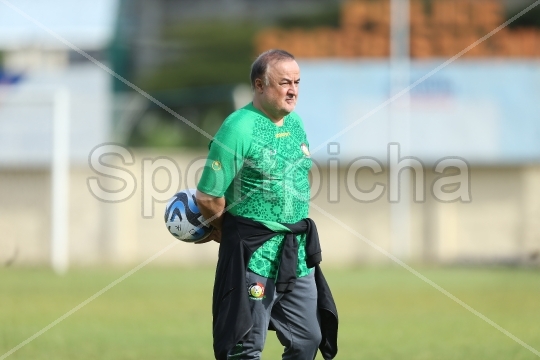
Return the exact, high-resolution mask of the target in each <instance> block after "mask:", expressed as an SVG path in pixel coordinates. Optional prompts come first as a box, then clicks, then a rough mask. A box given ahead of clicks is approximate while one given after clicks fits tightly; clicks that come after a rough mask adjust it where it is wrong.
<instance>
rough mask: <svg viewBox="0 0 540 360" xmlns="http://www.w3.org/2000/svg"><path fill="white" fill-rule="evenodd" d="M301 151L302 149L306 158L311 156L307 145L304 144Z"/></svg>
mask: <svg viewBox="0 0 540 360" xmlns="http://www.w3.org/2000/svg"><path fill="white" fill-rule="evenodd" d="M300 149H302V152H303V153H304V155H305V156H307V157H309V156H310V155H311V154H310V153H309V149H308V147H307V145H306V144H305V143H302V145H300Z"/></svg>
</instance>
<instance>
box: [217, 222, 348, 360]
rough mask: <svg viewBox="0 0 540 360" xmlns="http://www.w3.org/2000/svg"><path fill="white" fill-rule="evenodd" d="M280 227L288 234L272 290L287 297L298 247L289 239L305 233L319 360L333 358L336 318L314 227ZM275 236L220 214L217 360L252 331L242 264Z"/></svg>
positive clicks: (257, 225) (261, 227)
mask: <svg viewBox="0 0 540 360" xmlns="http://www.w3.org/2000/svg"><path fill="white" fill-rule="evenodd" d="M283 225H285V226H286V227H288V228H289V229H290V230H291V233H285V235H286V236H285V240H284V241H285V244H284V245H283V250H282V256H281V263H280V268H279V272H278V279H277V281H276V291H278V292H289V291H291V290H292V289H293V288H294V284H295V282H296V265H297V259H298V255H297V254H298V243H297V241H296V238H295V236H294V235H295V234H303V233H306V234H307V236H306V254H307V265H308V267H310V268H311V267H315V282H316V285H317V294H318V295H317V297H318V299H317V306H318V308H319V316H320V325H321V333H322V340H321V343H320V345H319V349H320V351H321V354H322V356H323V357H324V359H333V358H334V357H335V356H336V353H337V331H338V315H337V309H336V305H335V303H334V299H333V297H332V293H331V292H330V288H329V286H328V283H327V282H326V280H325V278H324V276H323V274H322V271H321V269H320V267H319V262H320V261H321V255H320V253H321V250H320V244H319V236H318V234H317V228H316V227H315V223H314V222H313V220H311V219H309V218H308V219H304V220H301V221H299V222H297V223H295V224H283ZM275 235H276V233H275V232H274V231H272V230H270V229H268V228H267V227H265V226H264V225H262V224H260V223H258V222H256V221H253V220H251V219H248V218H244V217H241V216H234V215H231V214H230V213H227V212H226V213H225V215H224V218H223V228H222V238H221V244H220V247H219V259H218V263H217V268H216V279H215V283H214V294H213V302H212V315H213V335H214V355H215V357H216V359H217V360H225V359H226V358H227V352H228V351H229V350H230V349H232V348H233V347H234V346H235V345H236V344H237V343H238V342H239V341H240V340H241V339H242V338H243V337H244V336H245V335H246V334H247V333H248V332H249V331H250V330H251V327H252V326H253V323H252V319H251V312H250V308H249V303H248V301H249V298H248V292H247V290H246V280H245V277H246V269H247V264H248V262H249V259H250V258H251V255H252V254H253V252H255V250H257V249H258V248H259V247H260V246H261V245H262V244H263V243H264V242H265V241H267V240H268V239H270V238H272V237H273V236H275ZM270 330H274V329H270Z"/></svg>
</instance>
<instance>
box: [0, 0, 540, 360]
mask: <svg viewBox="0 0 540 360" xmlns="http://www.w3.org/2000/svg"><path fill="white" fill-rule="evenodd" d="M533 3H534V2H533V1H530V0H410V1H405V0H386V1H385V0H344V1H339V0H325V1H323V0H310V1H308V0H298V1H294V2H291V1H282V0H277V1H273V2H262V1H253V0H204V1H198V2H196V1H187V0H153V1H144V0H93V1H87V0H78V1H77V2H69V1H65V0H43V1H40V2H37V1H32V0H17V1H12V2H8V1H7V0H5V1H4V0H2V1H0V8H1V9H2V10H1V11H0V359H3V358H4V357H2V356H3V355H2V354H3V353H5V352H7V351H9V350H10V349H12V348H14V347H15V346H17V345H18V344H19V343H21V342H22V341H24V340H25V339H26V338H28V337H30V336H32V335H33V334H34V333H35V332H37V331H39V330H40V329H42V328H43V327H45V326H46V325H48V324H49V323H50V322H52V321H54V320H55V319H56V318H57V317H58V316H61V315H62V314H64V313H65V312H67V311H69V310H70V309H72V308H73V307H74V306H76V305H77V304H79V303H80V302H82V301H84V300H85V299H87V298H88V297H89V296H91V295H92V294H94V293H95V292H96V291H99V290H100V289H102V288H103V287H105V286H107V285H108V284H109V283H110V282H111V281H114V280H115V279H117V278H118V277H120V276H121V275H122V274H123V272H122V271H121V270H122V269H130V268H131V267H133V266H136V265H138V264H140V263H141V262H143V261H145V260H147V259H149V258H150V257H151V256H153V255H154V254H156V253H158V252H159V251H160V250H162V249H164V248H166V247H167V246H169V245H171V243H174V241H175V240H174V239H173V238H172V237H171V236H170V235H169V234H168V233H167V231H166V229H165V227H164V225H163V220H162V212H163V207H164V203H163V201H155V204H154V207H153V210H151V214H150V215H149V214H148V213H143V212H144V209H143V205H142V204H143V200H144V199H146V198H147V197H148V196H151V195H152V194H155V195H159V196H160V197H162V198H166V197H168V196H172V195H173V194H174V193H175V192H176V191H177V190H178V189H177V188H174V187H171V184H172V182H170V177H169V173H168V172H167V171H165V170H164V169H155V171H154V172H152V173H150V174H148V173H147V174H146V176H147V179H148V178H149V179H151V180H152V181H153V182H154V183H155V186H156V188H157V192H155V193H152V192H150V193H149V192H148V191H146V193H145V192H144V191H143V189H146V188H145V184H146V186H148V182H146V183H144V181H143V178H144V177H145V176H144V171H145V170H146V171H147V172H148V168H144V166H143V160H144V159H147V160H150V161H151V162H153V161H156V160H157V159H158V158H160V157H167V158H170V159H172V160H174V162H175V163H176V165H175V166H177V168H178V172H179V174H180V179H181V182H180V184H179V188H187V187H194V186H195V183H196V177H197V175H198V172H197V169H198V167H200V166H201V165H200V164H201V161H200V160H201V159H203V158H204V157H205V154H206V149H207V145H208V139H207V138H205V137H204V136H203V135H201V134H200V133H198V132H196V131H194V130H193V129H192V128H190V127H189V126H188V125H186V124H185V123H184V122H182V121H181V120H180V119H178V118H177V117H175V116H173V115H172V114H171V113H170V112H168V111H166V110H165V109H164V108H163V106H160V105H159V104H162V105H164V106H166V107H167V108H169V109H171V110H173V111H174V112H176V113H177V114H179V115H181V116H183V117H184V118H186V119H187V120H189V121H190V122H192V123H193V124H195V125H196V126H198V127H200V128H201V129H203V130H204V131H206V132H208V133H209V134H211V135H213V134H214V133H215V132H216V131H217V129H218V128H219V126H220V124H221V122H222V121H223V119H224V118H225V117H226V116H227V115H228V114H229V113H230V112H232V111H233V110H234V109H235V108H238V107H240V106H243V105H245V104H246V103H247V102H248V101H249V95H250V90H249V66H250V64H251V62H252V61H253V59H254V58H255V56H256V55H257V54H258V53H260V52H262V51H264V50H266V49H270V48H284V49H286V50H289V51H291V52H292V53H293V54H295V55H296V56H297V58H298V62H299V63H300V66H301V70H302V86H301V93H300V99H299V103H298V107H297V111H298V113H299V114H300V115H301V116H302V117H303V119H304V122H305V125H306V131H307V132H308V136H309V139H310V145H311V148H312V149H317V151H313V158H314V160H315V161H316V163H317V164H318V169H319V173H320V176H321V177H320V181H319V182H317V186H316V187H317V189H316V190H317V191H315V193H316V196H315V197H314V200H313V203H314V204H315V207H314V208H313V209H312V210H311V213H310V216H311V217H313V218H314V219H315V221H316V222H317V224H318V228H319V232H320V235H321V241H322V245H323V250H324V267H325V269H328V273H329V277H330V279H331V281H333V282H334V283H335V284H336V285H335V290H334V291H335V292H336V297H337V299H338V305H342V307H340V309H341V318H342V324H343V327H342V334H343V335H342V343H341V348H342V352H341V354H342V357H341V358H343V359H363V358H381V359H383V358H384V359H389V358H396V359H398V358H399V359H402V358H414V359H434V358H437V359H454V358H455V359H458V358H459V359H463V358H478V359H480V358H486V359H488V358H490V359H493V358H500V359H506V358H516V359H518V358H519V359H528V358H533V357H535V354H534V352H531V351H529V350H527V349H525V348H524V347H522V346H520V345H519V344H517V343H516V342H514V341H512V340H510V339H509V338H508V337H505V336H504V335H503V334H501V333H500V332H498V331H497V330H496V329H494V328H492V327H490V326H489V325H487V324H485V323H483V322H482V321H481V320H480V319H478V318H476V317H474V315H473V314H471V313H469V312H467V311H466V310H464V309H463V308H461V307H459V305H457V304H455V303H453V302H452V301H451V300H449V299H448V298H446V297H444V295H442V294H440V293H438V292H437V291H436V290H434V289H432V288H430V286H429V285H427V284H425V283H423V282H422V281H421V280H419V279H416V278H415V277H414V276H413V275H411V274H409V273H408V272H406V270H403V269H396V267H395V266H393V265H394V262H393V261H392V260H390V259H389V258H388V257H387V256H386V255H385V254H384V253H383V252H381V251H379V250H377V249H376V248H374V247H373V246H371V245H370V244H369V243H367V242H366V241H363V240H362V239H361V238H359V237H358V236H357V235H355V234H354V232H356V233H358V234H361V235H362V236H365V238H367V239H368V240H369V241H370V242H372V243H373V244H375V245H376V246H378V247H380V248H381V249H383V250H384V251H387V252H388V253H391V254H393V255H394V256H396V257H398V258H399V259H402V260H403V261H405V262H407V263H411V264H414V265H415V266H418V267H419V268H420V269H423V270H424V271H425V272H426V273H427V274H428V275H427V276H428V277H429V278H432V279H433V280H434V281H435V282H436V283H438V284H440V285H441V286H443V287H444V288H447V289H448V290H449V291H450V292H455V295H456V296H458V297H459V298H462V300H463V301H465V302H466V303H469V302H470V305H471V306H473V308H477V309H478V310H479V311H481V312H485V315H486V316H488V317H490V318H493V320H494V321H495V322H497V323H500V325H501V326H503V327H504V328H507V329H508V331H510V332H511V333H514V334H515V335H516V336H518V337H519V338H522V339H523V341H525V342H526V343H529V344H530V345H531V346H533V347H536V348H537V349H538V348H540V343H539V341H538V339H539V337H538V333H539V331H540V327H539V325H538V324H539V323H540V322H539V321H538V320H540V306H539V305H538V304H539V301H538V300H539V298H538V296H539V295H540V294H539V289H540V287H539V285H540V284H539V280H538V274H537V267H538V265H539V264H540V221H539V219H540V102H539V101H538V100H539V99H540V6H537V7H534V8H532V9H531V10H530V11H529V12H527V13H525V14H523V15H521V16H519V17H518V18H516V19H515V20H514V21H513V22H512V23H511V24H510V25H508V26H506V27H504V28H503V29H501V30H500V31H499V32H497V33H496V34H494V35H493V36H491V37H489V38H488V39H486V40H485V41H484V42H482V43H480V44H478V45H477V46H475V47H473V48H471V49H470V51H468V52H466V53H464V54H463V56H461V57H459V59H456V60H455V61H454V62H452V63H450V64H448V65H447V66H445V67H444V68H441V69H440V71H437V72H436V73H433V74H432V76H430V77H429V78H426V79H425V80H423V81H422V82H419V83H418V80H419V79H422V78H423V77H424V76H425V75H426V74H429V73H430V72H431V71H432V70H434V69H436V68H437V67H439V66H440V65H441V64H443V63H444V62H445V61H447V60H448V59H450V58H452V57H453V56H454V55H456V54H458V53H460V52H461V51H462V50H464V49H465V48H467V47H468V46H469V45H471V44H473V43H474V42H475V41H477V40H478V39H480V38H482V37H484V36H485V35H486V34H488V33H489V32H491V31H493V30H494V29H496V28H497V27H498V26H500V25H501V24H503V23H504V22H505V21H507V20H509V19H512V18H513V17H514V16H515V15H516V14H519V13H520V12H521V11H522V10H524V9H526V8H527V7H528V6H530V5H532V4H533ZM67 42H69V43H70V44H72V45H73V46H74V47H75V48H71V47H70V46H69V45H68V44H67ZM76 49H80V50H82V51H84V52H85V53H86V54H88V55H90V56H91V57H92V58H93V59H95V60H97V61H98V62H100V63H102V64H105V66H107V67H109V68H110V69H111V70H112V71H114V73H115V74H118V75H119V77H114V76H111V74H109V73H108V72H107V71H105V70H104V69H103V68H101V67H100V66H98V64H96V63H94V62H93V61H91V60H90V59H88V58H87V57H85V56H84V55H83V54H81V53H80V52H78V51H77V50H76ZM120 77H121V78H120ZM122 79H125V80H127V81H128V82H129V83H131V84H132V85H134V86H136V87H138V88H140V89H142V90H143V91H144V92H146V93H147V94H148V95H149V96H151V97H152V98H154V99H156V100H157V101H158V102H159V103H156V102H153V101H151V100H149V98H148V96H145V94H141V93H140V92H137V91H134V88H133V87H132V86H129V85H128V84H127V83H126V82H125V81H122ZM410 85H414V87H413V88H412V89H411V90H410V91H409V92H407V93H406V94H404V95H403V96H401V97H399V99H396V101H394V102H393V103H392V104H390V105H389V106H386V107H383V108H381V109H379V110H378V111H377V112H374V113H372V110H373V109H377V107H378V106H380V105H381V104H383V103H384V102H385V101H387V100H388V99H389V98H391V97H392V96H395V95H397V94H399V92H400V91H402V90H403V89H405V88H407V87H408V86H410ZM359 120H361V121H360V122H359V123H358V125H356V126H355V127H352V128H350V129H349V130H348V131H347V132H346V133H345V134H343V135H342V136H340V137H338V138H335V139H331V136H332V135H334V134H336V133H338V132H340V131H341V130H342V129H344V128H346V127H347V126H350V125H351V124H354V123H355V122H358V121H359ZM111 142H114V143H116V144H120V145H123V146H125V147H127V148H129V149H130V151H131V152H132V154H133V157H134V161H133V162H132V163H129V162H125V161H124V162H123V161H122V159H121V158H119V157H118V156H116V157H115V156H109V157H108V158H107V161H108V162H109V163H110V164H115V166H119V167H122V168H123V169H125V170H128V171H129V172H131V174H133V176H134V177H135V179H136V185H137V186H136V189H135V192H134V194H133V195H132V196H131V197H129V199H126V200H125V201H121V202H117V203H110V202H109V203H108V202H103V201H100V200H99V199H97V198H96V197H94V196H93V195H92V194H91V191H90V190H89V186H88V179H89V178H91V177H97V178H98V179H99V181H100V184H101V185H102V186H103V187H105V188H107V189H110V190H111V191H112V190H119V189H121V188H122V186H123V183H122V182H121V181H120V180H118V178H116V179H115V178H111V177H105V176H103V175H100V174H97V173H96V172H95V171H93V170H92V169H91V168H90V166H89V155H90V153H91V152H92V150H93V149H95V148H96V147H98V146H99V145H101V144H104V143H111ZM329 142H330V143H331V144H329ZM391 142H399V143H400V144H401V157H406V156H414V157H416V158H417V159H419V160H421V161H422V164H423V166H424V169H425V188H426V190H425V192H426V199H425V201H423V202H415V201H413V196H412V194H413V192H412V191H411V190H409V188H412V186H413V184H415V182H414V179H415V173H414V172H412V171H410V170H405V171H403V172H402V174H401V179H402V183H401V185H402V188H403V189H402V190H403V192H402V199H401V201H400V202H399V203H397V204H396V203H391V202H389V200H388V197H387V195H388V190H387V191H386V192H385V194H384V196H382V197H381V198H379V199H377V200H376V201H373V202H369V203H368V202H359V201H356V200H355V199H353V198H352V196H351V195H350V192H349V191H348V190H347V187H346V186H345V180H346V179H347V178H348V177H350V173H349V169H350V165H351V163H352V162H353V161H354V160H355V159H357V158H359V157H371V158H373V159H376V160H377V161H379V162H380V163H381V164H382V165H383V171H382V172H380V173H378V174H373V173H372V172H369V171H367V170H366V169H364V170H362V171H358V172H356V173H353V174H352V179H353V183H354V185H355V187H358V188H360V189H364V190H366V189H370V188H372V187H373V186H374V185H375V184H376V183H380V184H384V185H386V186H387V185H388V176H389V170H388V168H387V155H388V154H387V146H388V144H389V143H391ZM335 143H338V144H339V147H336V144H335ZM328 145H332V146H333V147H329V146H328ZM336 149H337V150H336ZM447 157H454V158H457V157H459V158H462V159H464V160H465V161H467V163H468V165H469V179H470V194H471V201H469V202H464V201H459V200H458V201H452V202H441V201H439V200H437V199H436V198H435V197H434V196H433V194H432V191H431V189H432V186H433V184H434V182H435V181H436V178H437V177H438V176H440V175H441V174H437V173H436V172H435V171H434V166H435V165H436V164H437V162H438V161H440V160H441V159H443V158H447ZM197 160H198V161H197ZM334 170H335V171H334ZM445 174H446V175H449V174H450V175H452V174H455V172H454V173H452V170H450V171H449V172H445ZM119 176H120V175H119ZM148 176H149V177H148ZM314 177H315V175H314ZM152 181H151V182H152ZM314 186H315V184H314ZM387 189H388V186H387ZM146 190H148V189H146ZM447 190H448V191H452V190H455V187H454V188H452V186H450V187H448V188H447ZM158 192H159V193H160V194H158ZM149 194H150V195H149ZM145 196H146V197H145ZM320 209H322V210H323V211H320ZM328 214H330V215H331V216H333V217H336V218H338V219H339V220H340V221H342V222H343V223H344V224H345V225H346V226H345V227H344V226H342V225H340V224H337V223H336V222H335V221H334V220H332V218H331V217H329V216H328ZM143 215H144V216H143ZM174 244H175V245H174V246H173V247H172V248H170V249H168V250H167V251H166V252H164V253H163V254H161V255H160V256H158V257H156V258H155V259H153V261H152V262H151V265H150V267H151V269H149V270H141V272H140V273H137V274H136V275H134V276H133V277H132V278H130V279H129V280H126V282H125V283H122V284H121V285H118V286H117V287H116V288H115V289H112V290H111V291H110V292H109V293H107V294H106V295H103V297H102V298H100V300H96V301H95V302H94V303H92V304H91V305H89V306H88V307H87V308H86V309H84V310H83V309H82V310H81V313H80V315H74V316H73V319H71V320H69V321H68V320H66V322H65V323H62V324H61V325H58V327H55V328H54V330H51V332H50V333H48V334H46V335H43V339H41V340H36V341H35V342H33V343H32V344H30V345H28V346H27V347H25V348H23V349H21V350H20V351H18V352H15V353H13V355H10V356H11V357H12V358H19V359H25V358H32V359H41V358H43V359H45V358H57V359H64V358H66V359H76V358H77V359H79V358H80V359H88V358H95V357H101V358H109V357H110V358H111V359H112V358H114V359H139V358H141V359H142V358H160V359H164V358H182V359H206V358H211V349H210V347H211V338H210V321H211V318H210V314H209V312H210V302H209V301H210V296H211V286H212V274H211V269H212V265H213V264H214V263H215V261H216V257H217V245H216V244H207V245H204V246H193V245H189V244H183V243H179V242H176V243H174ZM50 269H54V270H56V272H57V273H61V274H64V276H62V277H57V276H56V275H54V273H53V272H52V271H51V270H50ZM66 272H67V273H66ZM421 272H422V271H421ZM185 289H189V290H185ZM30 298H31V299H32V300H31V301H30V300H29V299H30ZM175 304H178V308H176V307H175ZM193 304H196V306H195V305H193ZM171 311H172V312H173V313H174V315H173V316H171ZM157 319H160V320H157ZM170 319H172V321H174V324H173V323H171V321H169V320H170ZM186 323H187V324H189V325H188V327H189V328H190V327H191V326H192V327H193V329H194V331H197V332H198V335H199V333H202V335H201V336H200V337H199V336H193V334H191V333H190V331H188V330H189V329H187V330H186V328H185V324H186ZM201 339H202V340H201ZM197 341H199V343H197ZM270 346H271V349H270V350H269V351H270V355H269V358H271V356H272V355H274V356H276V357H277V355H276V354H278V353H279V351H278V347H277V345H276V344H274V345H272V344H270ZM272 346H273V347H272ZM58 351H59V352H58ZM52 354H55V355H52ZM57 354H58V355H57Z"/></svg>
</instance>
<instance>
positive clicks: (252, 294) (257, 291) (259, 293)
mask: <svg viewBox="0 0 540 360" xmlns="http://www.w3.org/2000/svg"><path fill="white" fill-rule="evenodd" d="M248 295H249V298H250V299H253V300H262V299H264V285H263V284H261V283H259V282H258V283H253V284H251V285H249V286H248Z"/></svg>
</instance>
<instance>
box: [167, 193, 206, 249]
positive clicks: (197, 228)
mask: <svg viewBox="0 0 540 360" xmlns="http://www.w3.org/2000/svg"><path fill="white" fill-rule="evenodd" d="M195 192H196V190H195V189H186V190H182V191H180V192H179V193H177V194H176V195H174V196H173V197H172V199H171V200H169V202H168V203H167V206H166V207H165V225H166V226H167V229H168V230H169V232H170V233H171V235H172V236H174V237H175V238H177V239H178V240H181V241H185V242H191V243H192V242H197V241H200V240H203V239H205V238H206V237H208V235H210V233H211V232H212V226H211V225H209V226H204V225H203V222H204V221H205V219H204V218H203V216H202V215H201V212H200V211H199V208H198V207H197V201H196V199H195Z"/></svg>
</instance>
